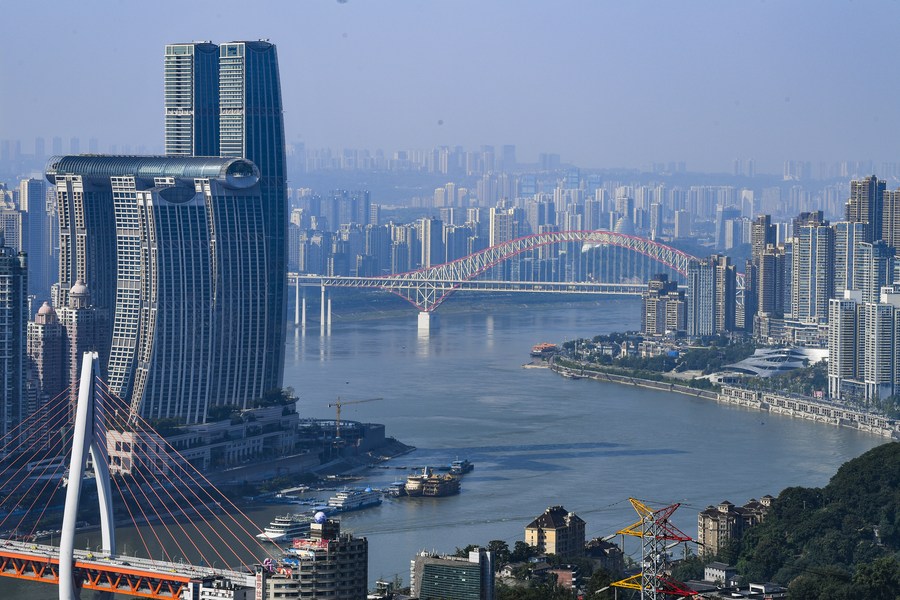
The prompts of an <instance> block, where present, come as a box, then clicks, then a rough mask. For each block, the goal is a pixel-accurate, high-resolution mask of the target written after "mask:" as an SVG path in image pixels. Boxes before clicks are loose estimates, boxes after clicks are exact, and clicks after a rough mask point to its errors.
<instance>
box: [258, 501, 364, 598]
mask: <svg viewBox="0 0 900 600" xmlns="http://www.w3.org/2000/svg"><path fill="white" fill-rule="evenodd" d="M309 529H310V531H309V538H308V539H307V538H304V539H298V540H294V545H293V548H292V549H291V550H290V551H289V552H290V555H291V557H292V558H294V559H296V562H295V563H294V564H295V565H296V566H295V567H294V568H293V569H291V570H290V571H289V572H288V571H287V570H286V569H282V570H280V572H278V573H276V574H274V575H272V576H270V577H269V578H268V580H267V581H266V584H267V587H268V592H269V595H268V596H267V597H269V598H281V599H283V600H300V599H302V598H333V599H334V600H361V599H363V598H365V597H366V593H367V592H366V591H367V583H368V572H369V569H368V562H369V542H368V540H366V538H364V537H363V538H358V537H354V536H353V535H351V534H349V533H341V524H340V521H337V520H335V519H326V518H325V517H324V515H323V514H322V513H319V514H318V515H317V518H316V521H315V522H314V523H311V524H310V528H309Z"/></svg>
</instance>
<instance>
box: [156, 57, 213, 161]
mask: <svg viewBox="0 0 900 600" xmlns="http://www.w3.org/2000/svg"><path fill="white" fill-rule="evenodd" d="M165 73H166V74H165V77H166V92H165V94H166V96H165V102H166V154H168V155H177V156H218V154H219V47H218V46H216V45H215V44H212V43H210V42H194V43H192V44H169V45H168V46H166V65H165Z"/></svg>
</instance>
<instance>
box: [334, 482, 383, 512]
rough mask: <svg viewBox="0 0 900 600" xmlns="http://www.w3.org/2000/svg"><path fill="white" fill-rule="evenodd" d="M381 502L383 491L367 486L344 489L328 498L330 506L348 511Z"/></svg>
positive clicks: (337, 509)
mask: <svg viewBox="0 0 900 600" xmlns="http://www.w3.org/2000/svg"><path fill="white" fill-rule="evenodd" d="M379 504H381V492H376V491H374V490H372V488H370V487H367V488H366V489H364V490H359V489H357V490H343V491H340V492H338V493H337V494H335V495H334V496H332V497H331V498H329V499H328V507H329V508H331V509H333V510H334V511H335V512H348V511H351V510H359V509H361V508H368V507H370V506H378V505H379Z"/></svg>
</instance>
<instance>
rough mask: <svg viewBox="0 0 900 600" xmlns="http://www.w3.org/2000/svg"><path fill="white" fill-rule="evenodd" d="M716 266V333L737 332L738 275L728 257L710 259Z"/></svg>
mask: <svg viewBox="0 0 900 600" xmlns="http://www.w3.org/2000/svg"><path fill="white" fill-rule="evenodd" d="M710 261H713V263H714V265H715V277H716V281H715V289H716V309H715V315H716V333H725V332H728V331H734V330H735V311H736V309H737V300H736V296H735V290H736V289H737V273H736V271H735V268H734V265H733V264H731V258H730V257H728V256H716V257H714V258H713V257H710Z"/></svg>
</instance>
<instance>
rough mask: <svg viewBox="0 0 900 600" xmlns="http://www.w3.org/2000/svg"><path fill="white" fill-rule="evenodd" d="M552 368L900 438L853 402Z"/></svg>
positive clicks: (893, 426)
mask: <svg viewBox="0 0 900 600" xmlns="http://www.w3.org/2000/svg"><path fill="white" fill-rule="evenodd" d="M550 369H551V370H553V371H555V372H557V373H559V374H560V375H562V376H563V377H569V378H574V379H581V378H587V379H594V380H596V381H608V382H610V383H620V384H626V385H634V386H637V387H643V388H648V389H653V390H660V391H664V392H676V393H679V394H685V395H688V396H695V397H698V398H706V399H707V400H715V401H716V402H721V403H723V404H731V405H734V406H743V407H745V408H754V409H756V410H761V411H764V412H769V413H773V414H779V415H786V416H791V417H799V418H801V419H806V420H809V421H815V422H817V423H825V424H829V425H837V426H839V427H849V428H851V429H857V430H859V431H865V432H866V433H871V434H873V435H878V436H881V437H885V438H890V439H895V440H898V439H900V422H898V421H897V420H895V419H889V418H887V417H884V416H882V415H879V414H875V413H871V412H867V411H865V410H861V409H857V408H854V407H851V406H844V405H837V404H832V403H830V402H827V401H824V400H819V399H816V398H808V397H803V396H790V395H786V394H777V393H773V392H762V391H757V390H749V389H745V388H740V387H737V386H723V388H722V390H721V391H720V392H716V391H713V390H699V389H697V388H693V387H691V386H688V385H683V384H679V383H670V382H667V381H654V380H652V379H642V378H639V377H631V376H628V375H618V374H615V373H604V372H602V371H594V370H590V369H585V368H572V367H564V366H562V365H558V364H555V363H552V364H550Z"/></svg>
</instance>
